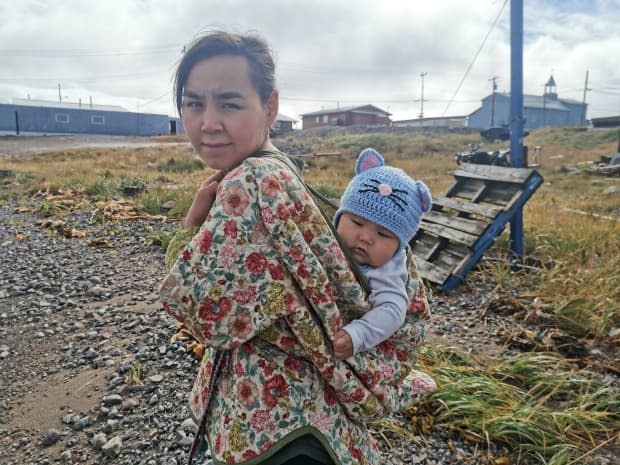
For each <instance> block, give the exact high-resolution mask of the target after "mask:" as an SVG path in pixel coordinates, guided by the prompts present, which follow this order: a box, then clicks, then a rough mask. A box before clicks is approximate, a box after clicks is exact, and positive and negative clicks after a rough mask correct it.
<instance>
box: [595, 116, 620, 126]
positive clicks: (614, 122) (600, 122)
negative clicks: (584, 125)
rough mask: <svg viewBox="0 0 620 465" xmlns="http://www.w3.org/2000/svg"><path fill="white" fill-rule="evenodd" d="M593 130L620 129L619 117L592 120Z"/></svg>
mask: <svg viewBox="0 0 620 465" xmlns="http://www.w3.org/2000/svg"><path fill="white" fill-rule="evenodd" d="M592 127H593V128H618V127H620V115H618V116H603V117H601V118H592Z"/></svg>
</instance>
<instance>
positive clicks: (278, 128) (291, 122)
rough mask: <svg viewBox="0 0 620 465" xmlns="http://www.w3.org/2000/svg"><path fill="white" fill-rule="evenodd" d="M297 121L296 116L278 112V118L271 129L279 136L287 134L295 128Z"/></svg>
mask: <svg viewBox="0 0 620 465" xmlns="http://www.w3.org/2000/svg"><path fill="white" fill-rule="evenodd" d="M296 122H297V120H296V119H295V118H291V117H289V116H285V115H283V114H281V113H278V116H276V120H275V121H274V122H273V124H272V125H271V131H272V133H273V134H274V135H278V136H281V135H283V134H287V133H289V132H291V131H293V130H294V129H295V123H296Z"/></svg>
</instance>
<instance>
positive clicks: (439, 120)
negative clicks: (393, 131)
mask: <svg viewBox="0 0 620 465" xmlns="http://www.w3.org/2000/svg"><path fill="white" fill-rule="evenodd" d="M392 126H396V127H413V128H464V127H467V116H438V117H434V118H415V119H403V120H399V121H392Z"/></svg>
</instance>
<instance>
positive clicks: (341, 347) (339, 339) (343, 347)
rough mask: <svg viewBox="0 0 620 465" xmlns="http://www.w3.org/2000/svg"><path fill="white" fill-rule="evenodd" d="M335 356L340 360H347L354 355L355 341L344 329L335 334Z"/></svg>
mask: <svg viewBox="0 0 620 465" xmlns="http://www.w3.org/2000/svg"><path fill="white" fill-rule="evenodd" d="M332 343H333V344H334V355H335V356H336V358H338V359H340V360H345V359H347V358H349V357H351V356H352V355H353V341H352V340H351V336H349V333H347V332H346V331H345V330H344V329H341V330H339V331H338V332H337V333H336V334H334V339H333V341H332Z"/></svg>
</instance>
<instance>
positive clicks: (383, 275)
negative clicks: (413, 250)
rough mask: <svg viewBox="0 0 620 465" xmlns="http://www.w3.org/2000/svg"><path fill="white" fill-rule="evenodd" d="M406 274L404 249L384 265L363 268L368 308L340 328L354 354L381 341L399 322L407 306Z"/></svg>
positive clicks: (400, 324) (396, 328) (387, 336)
mask: <svg viewBox="0 0 620 465" xmlns="http://www.w3.org/2000/svg"><path fill="white" fill-rule="evenodd" d="M407 274H408V273H407V265H406V257H405V253H404V251H401V252H399V253H398V254H396V255H395V256H394V257H393V258H392V259H391V260H390V261H389V262H388V263H386V264H385V265H383V266H381V267H378V268H374V269H370V270H368V271H367V273H366V276H367V277H368V280H369V282H370V289H371V293H370V298H369V301H370V304H371V309H370V310H369V311H368V312H366V313H365V314H364V316H362V317H361V318H359V319H357V320H353V321H351V322H350V323H348V324H347V325H345V326H344V328H343V329H344V330H345V331H346V332H347V333H348V334H349V335H350V336H351V340H352V341H353V353H354V354H356V353H358V352H361V351H364V350H368V349H370V348H372V347H374V346H376V345H377V344H379V343H380V342H383V341H384V340H386V339H388V338H389V337H390V336H391V335H392V334H394V333H395V332H396V331H397V330H398V329H399V328H400V327H401V326H402V325H403V323H404V321H405V315H406V313H407V307H408V306H409V299H408V297H407V291H406V283H407Z"/></svg>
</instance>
